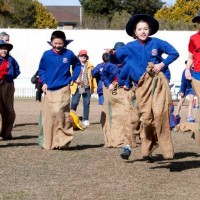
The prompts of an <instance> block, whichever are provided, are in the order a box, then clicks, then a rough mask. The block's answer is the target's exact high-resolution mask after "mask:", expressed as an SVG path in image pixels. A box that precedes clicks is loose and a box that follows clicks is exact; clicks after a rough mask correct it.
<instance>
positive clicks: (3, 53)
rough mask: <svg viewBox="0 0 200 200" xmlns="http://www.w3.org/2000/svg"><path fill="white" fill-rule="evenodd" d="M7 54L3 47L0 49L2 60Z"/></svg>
mask: <svg viewBox="0 0 200 200" xmlns="http://www.w3.org/2000/svg"><path fill="white" fill-rule="evenodd" d="M7 54H8V49H7V48H6V47H4V46H2V47H0V56H1V57H2V58H5V57H6V56H7Z"/></svg>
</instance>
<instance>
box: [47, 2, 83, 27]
mask: <svg viewBox="0 0 200 200" xmlns="http://www.w3.org/2000/svg"><path fill="white" fill-rule="evenodd" d="M80 7H81V6H46V8H47V10H48V11H49V12H51V13H52V14H53V16H54V17H55V19H56V20H57V21H58V22H62V23H71V24H73V23H74V24H77V23H80Z"/></svg>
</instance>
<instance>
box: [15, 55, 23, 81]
mask: <svg viewBox="0 0 200 200" xmlns="http://www.w3.org/2000/svg"><path fill="white" fill-rule="evenodd" d="M13 68H14V69H13V70H14V73H13V79H15V78H17V77H18V76H19V75H20V73H21V72H20V69H19V65H18V63H17V61H16V60H15V59H14V58H13Z"/></svg>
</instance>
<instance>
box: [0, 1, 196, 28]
mask: <svg viewBox="0 0 200 200" xmlns="http://www.w3.org/2000/svg"><path fill="white" fill-rule="evenodd" d="M79 1H80V4H81V6H82V16H83V17H82V23H81V24H79V25H78V26H77V28H88V29H118V30H121V29H125V25H126V23H127V21H128V19H129V18H130V17H131V16H132V15H133V14H142V13H146V14H149V15H152V16H154V17H155V18H156V19H157V20H158V21H159V23H160V29H161V30H194V29H195V27H194V24H193V23H192V22H191V20H192V18H193V17H194V16H196V15H197V13H198V11H199V10H200V0H176V3H175V4H174V5H172V6H169V5H167V4H166V2H164V1H162V0H109V1H105V0H79ZM0 5H1V6H0V27H1V28H8V27H10V28H56V27H57V26H58V22H57V21H56V19H55V18H54V16H53V15H52V14H51V13H50V12H48V11H47V9H46V7H45V6H43V5H42V4H41V3H39V2H38V0H0Z"/></svg>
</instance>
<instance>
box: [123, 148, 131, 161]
mask: <svg viewBox="0 0 200 200" xmlns="http://www.w3.org/2000/svg"><path fill="white" fill-rule="evenodd" d="M122 150H123V151H122V153H121V155H120V156H121V158H122V159H125V160H128V159H129V157H130V155H131V151H132V150H131V147H130V145H126V146H124V147H122Z"/></svg>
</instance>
